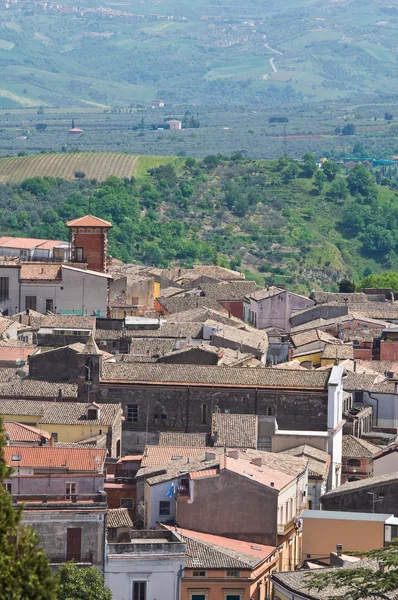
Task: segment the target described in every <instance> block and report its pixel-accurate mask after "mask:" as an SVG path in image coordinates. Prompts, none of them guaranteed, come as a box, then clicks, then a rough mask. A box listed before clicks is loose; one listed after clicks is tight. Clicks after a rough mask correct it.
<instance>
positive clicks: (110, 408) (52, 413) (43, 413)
mask: <svg viewBox="0 0 398 600" xmlns="http://www.w3.org/2000/svg"><path fill="white" fill-rule="evenodd" d="M91 406H92V405H91V404H85V403H83V402H39V401H37V400H0V415H10V416H11V415H12V416H35V417H39V423H40V424H48V425H51V424H54V425H55V424H59V425H89V426H90V425H91V426H93V425H103V426H111V425H112V424H113V422H114V420H115V418H116V416H117V414H118V412H119V411H120V404H101V405H100V415H99V419H95V420H94V419H92V420H91V419H90V420H89V419H87V416H86V415H87V409H88V408H89V407H91Z"/></svg>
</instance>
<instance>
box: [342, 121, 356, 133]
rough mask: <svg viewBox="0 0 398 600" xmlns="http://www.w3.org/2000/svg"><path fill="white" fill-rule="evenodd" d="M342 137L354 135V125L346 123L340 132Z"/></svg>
mask: <svg viewBox="0 0 398 600" xmlns="http://www.w3.org/2000/svg"><path fill="white" fill-rule="evenodd" d="M341 133H342V134H343V135H354V133H355V125H354V124H353V123H347V125H344V127H343V128H342V130H341Z"/></svg>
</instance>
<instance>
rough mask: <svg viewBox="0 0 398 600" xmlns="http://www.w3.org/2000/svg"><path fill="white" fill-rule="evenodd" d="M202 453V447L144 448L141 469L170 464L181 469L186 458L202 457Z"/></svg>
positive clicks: (203, 451) (203, 450) (203, 449)
mask: <svg viewBox="0 0 398 600" xmlns="http://www.w3.org/2000/svg"><path fill="white" fill-rule="evenodd" d="M204 453H205V448H204V447H203V446H202V447H194V446H145V450H144V456H143V457H142V461H141V467H142V468H143V467H153V466H158V465H164V464H165V463H170V462H172V463H173V464H176V465H178V466H179V468H181V465H182V464H184V463H186V462H187V458H191V457H192V458H193V457H196V456H202V455H204ZM173 459H175V461H174V460H173Z"/></svg>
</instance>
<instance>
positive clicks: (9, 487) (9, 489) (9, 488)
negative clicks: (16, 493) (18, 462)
mask: <svg viewBox="0 0 398 600" xmlns="http://www.w3.org/2000/svg"><path fill="white" fill-rule="evenodd" d="M3 486H4V489H5V491H6V492H8V493H9V494H11V493H12V483H4V484H3Z"/></svg>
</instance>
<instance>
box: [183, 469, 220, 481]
mask: <svg viewBox="0 0 398 600" xmlns="http://www.w3.org/2000/svg"><path fill="white" fill-rule="evenodd" d="M218 473H219V470H218V469H205V470H204V471H193V473H190V474H189V479H202V477H214V475H218Z"/></svg>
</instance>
